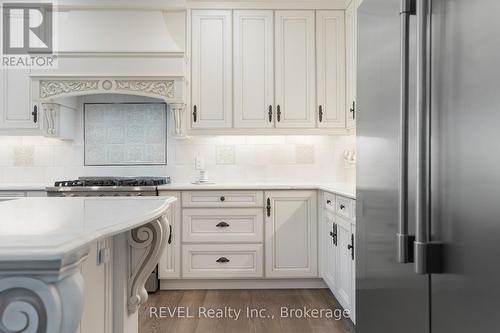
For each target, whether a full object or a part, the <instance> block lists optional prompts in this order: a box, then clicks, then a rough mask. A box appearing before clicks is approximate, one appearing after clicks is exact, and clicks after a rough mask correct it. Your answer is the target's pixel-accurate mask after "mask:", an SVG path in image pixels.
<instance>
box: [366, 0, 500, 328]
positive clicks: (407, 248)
mask: <svg viewBox="0 0 500 333" xmlns="http://www.w3.org/2000/svg"><path fill="white" fill-rule="evenodd" d="M357 54H358V62H357V66H358V70H357V82H358V83H357V98H358V101H357V104H358V113H357V116H358V117H357V145H358V147H357V155H358V163H357V201H358V203H357V221H356V223H357V226H356V228H357V244H358V251H357V258H356V259H357V264H356V265H357V266H356V274H357V277H356V307H357V310H356V311H357V314H356V318H357V327H356V332H357V333H379V332H383V333H429V332H431V333H462V332H463V333H469V332H488V333H489V332H500V1H498V0H481V1H479V0H476V1H473V0H416V2H415V4H412V2H411V1H403V3H402V2H401V1H400V0H364V1H363V2H362V3H361V5H360V7H359V9H358V52H357Z"/></svg>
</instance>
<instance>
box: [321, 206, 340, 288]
mask: <svg viewBox="0 0 500 333" xmlns="http://www.w3.org/2000/svg"><path fill="white" fill-rule="evenodd" d="M321 225H322V230H321V233H320V237H321V241H322V255H321V262H322V276H321V277H322V278H323V280H324V281H325V283H326V284H327V285H328V287H329V288H330V290H332V292H333V291H335V290H336V289H337V283H336V282H337V280H336V272H337V267H336V265H337V245H336V244H335V236H334V234H335V216H334V214H332V213H331V212H328V211H325V212H324V217H323V221H321Z"/></svg>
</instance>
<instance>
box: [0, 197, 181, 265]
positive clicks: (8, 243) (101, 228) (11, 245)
mask: <svg viewBox="0 0 500 333" xmlns="http://www.w3.org/2000/svg"><path fill="white" fill-rule="evenodd" d="M175 200H176V199H175V198H173V197H118V198H117V197H109V198H102V197H100V198H21V199H14V200H8V201H3V202H0V261H3V260H4V261H12V260H57V259H62V258H63V257H64V255H65V254H67V253H68V252H69V251H73V250H77V249H79V248H81V247H84V246H86V245H87V244H89V243H91V242H93V241H95V240H97V239H102V238H107V237H110V236H114V235H116V234H119V233H122V232H124V231H127V230H130V229H133V228H135V227H138V226H140V225H142V224H145V223H148V222H150V221H153V220H155V219H157V218H158V217H160V216H162V215H164V214H165V212H166V210H167V209H168V207H169V205H170V204H171V203H172V202H174V201H175Z"/></svg>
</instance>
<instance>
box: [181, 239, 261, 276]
mask: <svg viewBox="0 0 500 333" xmlns="http://www.w3.org/2000/svg"><path fill="white" fill-rule="evenodd" d="M182 258H183V264H182V275H183V277H184V278H198V279H210V278H217V279H231V278H251V277H263V262H262V260H263V245H262V244H193V245H183V246H182Z"/></svg>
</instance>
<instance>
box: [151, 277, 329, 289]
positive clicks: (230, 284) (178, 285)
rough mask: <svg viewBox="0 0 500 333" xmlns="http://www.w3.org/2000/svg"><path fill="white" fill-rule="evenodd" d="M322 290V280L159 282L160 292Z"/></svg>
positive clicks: (179, 280)
mask: <svg viewBox="0 0 500 333" xmlns="http://www.w3.org/2000/svg"><path fill="white" fill-rule="evenodd" d="M295 288H300V289H324V288H328V286H327V285H326V284H325V282H324V281H323V279H318V278H314V279H253V280H252V279H234V280H201V279H196V280H194V279H191V280H189V279H175V280H170V279H169V280H160V290H189V289H193V290H195V289H295Z"/></svg>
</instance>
